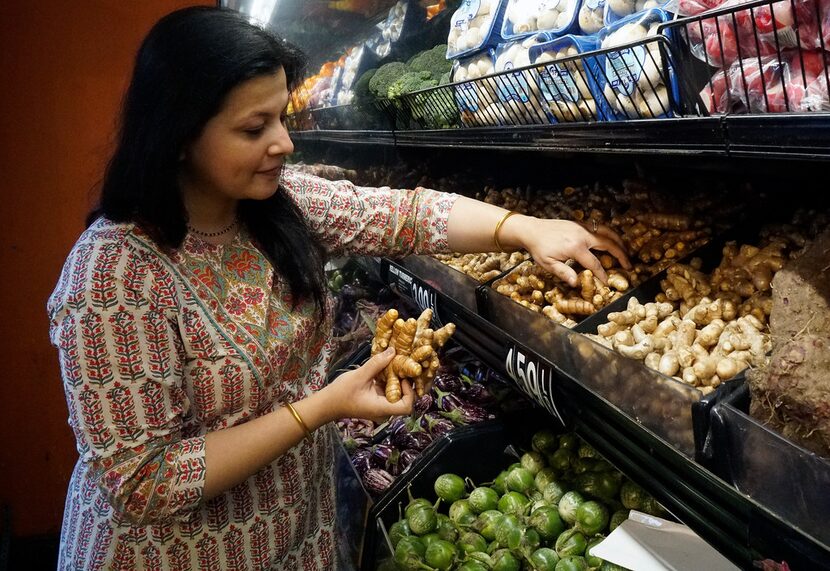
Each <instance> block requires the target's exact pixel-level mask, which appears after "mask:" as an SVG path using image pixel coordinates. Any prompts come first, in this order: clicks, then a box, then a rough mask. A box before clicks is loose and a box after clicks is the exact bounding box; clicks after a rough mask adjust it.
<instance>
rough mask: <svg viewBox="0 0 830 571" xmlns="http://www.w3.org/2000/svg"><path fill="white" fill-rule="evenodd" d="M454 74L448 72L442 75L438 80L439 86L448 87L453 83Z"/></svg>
mask: <svg viewBox="0 0 830 571" xmlns="http://www.w3.org/2000/svg"><path fill="white" fill-rule="evenodd" d="M451 75H452V72H451V71H448V72H447V73H443V74H441V79H439V80H438V85H447V84H449V83H452V77H451Z"/></svg>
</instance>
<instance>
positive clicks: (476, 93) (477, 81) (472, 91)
mask: <svg viewBox="0 0 830 571" xmlns="http://www.w3.org/2000/svg"><path fill="white" fill-rule="evenodd" d="M495 71H496V66H495V52H494V51H493V50H491V49H490V50H485V51H483V52H480V53H478V54H476V55H473V56H471V57H468V58H464V59H458V60H456V61H455V63H454V64H453V72H452V80H453V82H454V83H456V84H457V85H456V86H455V101H456V104H457V106H458V111H459V114H460V116H461V122H462V123H463V124H464V125H466V126H468V127H475V126H483V125H499V124H501V123H502V117H503V116H504V111H503V109H502V108H501V105H500V104H499V103H498V94H497V91H498V89H497V83H496V79H495V78H492V79H486V80H482V79H481V78H483V77H489V76H492V75H493V73H495Z"/></svg>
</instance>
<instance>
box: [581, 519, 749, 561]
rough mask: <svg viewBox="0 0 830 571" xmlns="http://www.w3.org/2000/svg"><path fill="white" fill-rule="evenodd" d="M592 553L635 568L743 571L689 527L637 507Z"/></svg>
mask: <svg viewBox="0 0 830 571" xmlns="http://www.w3.org/2000/svg"><path fill="white" fill-rule="evenodd" d="M591 554H592V555H596V556H597V557H600V558H602V559H604V560H606V561H609V562H611V563H616V564H617V565H622V566H623V567H626V568H627V569H631V570H632V571H666V570H670V571H700V569H706V571H739V568H738V567H736V566H735V565H733V564H732V563H731V562H730V561H729V560H728V559H726V558H725V557H724V556H723V555H721V554H720V553H718V552H717V551H716V550H715V549H714V548H713V547H712V546H710V545H709V544H708V543H706V542H705V541H703V540H702V539H701V538H700V537H698V535H697V534H696V533H695V532H693V531H692V530H691V529H689V528H688V527H687V526H685V525H683V524H679V523H674V522H671V521H667V520H665V519H662V518H659V517H654V516H650V515H648V514H644V513H640V512H638V511H634V510H632V511H631V513H630V515H629V516H628V519H627V520H625V521H624V522H623V523H622V524H620V526H619V527H617V528H616V529H615V530H614V531H612V532H611V534H610V535H609V536H608V537H607V538H606V539H605V540H604V541H603V542H602V543H598V544H597V545H595V546H594V547H593V548H592V549H591Z"/></svg>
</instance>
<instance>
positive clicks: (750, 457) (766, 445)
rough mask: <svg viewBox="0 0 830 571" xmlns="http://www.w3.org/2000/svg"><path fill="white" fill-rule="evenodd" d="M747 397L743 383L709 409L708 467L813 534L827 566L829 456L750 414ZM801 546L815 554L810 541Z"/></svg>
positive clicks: (829, 541)
mask: <svg viewBox="0 0 830 571" xmlns="http://www.w3.org/2000/svg"><path fill="white" fill-rule="evenodd" d="M750 399H751V396H750V391H749V387H748V385H746V384H743V385H742V386H741V387H740V388H739V389H738V390H736V391H734V392H732V393H731V394H730V395H728V396H726V397H725V398H724V399H723V400H722V401H721V402H719V403H718V404H716V405H715V406H714V408H713V409H712V413H711V450H712V458H713V463H712V469H713V470H714V471H715V473H716V474H717V475H718V476H720V477H721V478H722V479H723V480H725V481H726V482H729V483H731V484H732V485H733V486H734V487H735V488H736V489H737V490H738V491H739V492H740V493H742V494H745V495H746V496H748V497H750V498H752V499H753V500H755V501H756V502H758V504H760V505H761V506H763V507H765V508H767V509H769V510H770V511H771V512H772V513H774V514H776V516H777V517H779V518H780V519H781V520H782V521H783V522H785V523H786V524H788V525H790V526H792V527H793V528H796V529H799V530H801V531H802V532H804V533H805V534H807V535H809V536H811V537H813V538H814V539H815V540H816V543H817V544H818V545H821V546H823V548H824V554H823V556H824V561H825V563H827V566H826V567H822V568H825V569H826V568H828V567H830V525H828V515H827V514H828V513H830V494H828V490H830V460H828V459H827V458H822V457H820V456H818V455H817V454H815V453H813V452H810V451H809V450H807V449H805V448H803V447H801V446H799V445H798V444H796V443H794V442H792V441H790V440H787V439H786V438H784V437H783V436H782V435H781V434H779V433H778V432H776V431H774V430H772V429H770V428H768V427H766V426H764V424H763V423H761V422H760V421H759V420H758V419H756V418H754V417H752V416H750V415H749V405H750ZM803 550H804V552H805V557H809V556H810V555H814V554H815V553H816V545H813V544H805V545H804V546H803ZM816 557H821V552H819V555H817V556H816ZM816 560H820V559H816ZM794 569H795V567H794Z"/></svg>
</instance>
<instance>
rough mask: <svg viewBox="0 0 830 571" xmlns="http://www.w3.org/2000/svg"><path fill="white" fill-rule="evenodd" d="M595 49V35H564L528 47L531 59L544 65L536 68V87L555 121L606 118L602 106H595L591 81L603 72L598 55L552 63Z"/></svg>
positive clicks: (594, 80) (592, 82) (593, 81)
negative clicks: (537, 76) (537, 71)
mask: <svg viewBox="0 0 830 571" xmlns="http://www.w3.org/2000/svg"><path fill="white" fill-rule="evenodd" d="M596 48H597V40H596V38H593V37H581V36H571V35H567V36H563V37H561V38H557V39H555V40H553V41H551V42H546V43H544V44H540V45H538V46H535V47H534V48H532V49H531V55H530V57H531V61H532V62H533V63H535V64H545V65H544V66H543V67H542V66H540V67H539V68H538V69H539V80H540V82H539V87H540V90H541V94H542V98H543V99H544V102H545V110H546V111H547V113H548V115H549V116H550V117H552V118H553V119H555V120H556V121H558V122H572V121H596V120H602V119H605V116H606V110H605V108H604V105H603V106H601V107H600V108H599V109H598V108H597V102H596V100H595V98H594V95H593V92H592V91H591V84H594V85H595V82H596V80H597V78H598V77H599V76H600V74H601V73H602V72H601V70H600V68H599V62H598V60H597V58H596V57H588V58H585V59H583V58H577V59H572V60H569V61H567V62H563V63H551V62H554V61H555V60H560V59H563V58H568V57H573V56H577V55H579V54H581V53H582V52H588V51H592V50H595V49H596ZM586 66H588V69H586ZM601 103H603V102H602V101H601Z"/></svg>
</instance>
